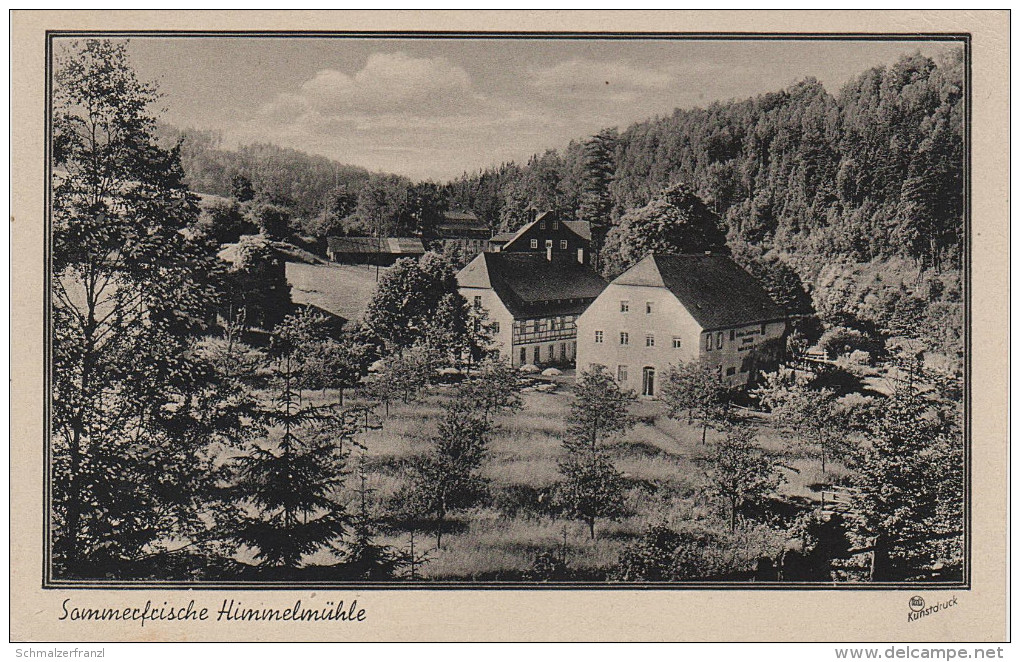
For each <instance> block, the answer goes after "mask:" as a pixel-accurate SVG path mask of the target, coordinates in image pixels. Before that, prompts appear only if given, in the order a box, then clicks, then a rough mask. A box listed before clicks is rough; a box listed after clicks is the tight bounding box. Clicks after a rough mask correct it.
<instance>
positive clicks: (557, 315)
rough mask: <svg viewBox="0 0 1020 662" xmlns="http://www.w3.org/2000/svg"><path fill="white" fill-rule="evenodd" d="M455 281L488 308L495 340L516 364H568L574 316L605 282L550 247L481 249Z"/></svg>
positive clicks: (573, 348) (573, 351) (469, 298)
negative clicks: (539, 250)
mask: <svg viewBox="0 0 1020 662" xmlns="http://www.w3.org/2000/svg"><path fill="white" fill-rule="evenodd" d="M457 284H458V288H459V290H460V293H461V294H462V295H463V296H464V298H466V299H467V301H468V303H469V304H471V305H473V306H474V307H476V308H481V309H484V310H485V311H486V312H487V314H488V322H489V323H490V324H491V325H492V331H493V340H494V342H495V345H496V347H497V348H498V349H499V351H500V353H501V355H502V356H503V357H505V358H507V359H509V360H510V363H511V364H512V365H514V366H520V365H525V364H535V365H543V364H569V363H572V362H573V361H574V357H575V355H576V351H577V343H576V339H577V333H576V320H577V316H578V315H580V314H581V313H582V312H584V309H585V308H587V307H588V305H589V304H591V302H592V301H594V300H595V298H596V297H597V296H598V295H599V293H600V292H602V290H603V289H605V287H606V282H605V281H604V280H603V279H602V278H601V277H600V276H599V275H598V274H596V273H595V272H594V271H593V270H592V269H591V267H589V266H588V265H586V264H582V263H580V262H578V261H577V259H572V258H570V257H568V256H566V255H554V254H553V253H552V251H548V252H546V253H532V252H522V253H514V252H509V253H505V252H500V253H479V254H478V255H477V256H476V257H475V259H473V260H472V261H471V262H470V263H468V264H467V266H465V267H464V268H463V269H461V270H460V272H459V273H458V274H457Z"/></svg>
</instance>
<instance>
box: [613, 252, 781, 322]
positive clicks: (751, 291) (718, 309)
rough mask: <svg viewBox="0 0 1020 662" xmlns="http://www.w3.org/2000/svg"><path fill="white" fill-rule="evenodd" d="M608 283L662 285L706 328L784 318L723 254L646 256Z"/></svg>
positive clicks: (760, 288) (763, 291)
mask: <svg viewBox="0 0 1020 662" xmlns="http://www.w3.org/2000/svg"><path fill="white" fill-rule="evenodd" d="M613 282H614V283H615V284H619V285H644V286H651V287H665V288H667V289H668V290H669V291H670V292H672V293H673V295H674V296H675V297H676V298H677V299H678V300H679V301H680V303H681V304H682V305H683V307H684V308H686V309H687V312H689V313H690V314H691V317H693V318H694V320H695V321H696V322H697V323H698V324H699V325H700V326H701V328H702V329H706V330H707V329H721V328H731V327H735V326H745V325H749V324H758V323H761V322H769V321H774V320H781V319H785V317H786V313H785V312H784V311H783V309H782V308H780V307H779V306H778V305H776V303H775V302H774V301H772V299H771V297H769V295H768V293H766V292H765V290H764V289H763V288H762V286H761V284H759V283H758V281H757V280H755V279H754V277H753V276H751V274H749V273H747V272H746V271H744V269H742V268H741V267H740V265H738V264H737V263H736V262H734V261H733V260H732V259H731V258H730V257H729V256H726V255H701V254H698V255H655V254H653V255H648V256H646V257H645V258H644V259H642V260H641V261H640V262H638V263H637V264H635V265H634V266H633V267H631V268H630V269H628V270H627V271H625V272H624V273H622V274H621V275H620V276H619V277H617V278H616V280H614V281H613Z"/></svg>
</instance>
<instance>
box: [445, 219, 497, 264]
mask: <svg viewBox="0 0 1020 662" xmlns="http://www.w3.org/2000/svg"><path fill="white" fill-rule="evenodd" d="M431 234H432V239H431V241H432V242H433V243H434V244H436V245H437V247H438V248H440V249H450V248H452V247H454V246H456V247H457V248H459V249H460V250H461V252H463V253H464V254H466V255H475V254H476V253H481V252H482V251H485V250H489V239H490V237H491V236H492V231H491V230H490V229H489V226H487V225H486V224H485V223H482V221H480V220H479V219H478V217H477V216H475V214H474V213H473V212H470V211H448V212H444V213H443V218H442V220H440V221H439V222H438V223H436V225H435V226H434V227H433V228H432V233H431Z"/></svg>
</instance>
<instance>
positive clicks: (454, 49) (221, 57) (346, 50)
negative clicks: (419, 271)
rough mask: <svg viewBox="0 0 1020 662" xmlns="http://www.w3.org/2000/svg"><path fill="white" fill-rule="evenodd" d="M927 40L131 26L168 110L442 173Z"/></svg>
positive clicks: (337, 153) (884, 58)
mask: <svg viewBox="0 0 1020 662" xmlns="http://www.w3.org/2000/svg"><path fill="white" fill-rule="evenodd" d="M946 48H948V46H946V45H944V44H934V43H924V42H865V43H861V42H793V41H786V42H778V41H767V42H766V41H758V42H750V41H594V40H576V41H564V40H559V41H553V40H527V41H524V40H521V41H508V40H498V39H470V40H451V39H272V38H265V39H252V38H243V39H240V38H200V39H196V38H188V39H184V38H135V39H132V40H131V42H130V45H129V53H130V56H131V61H132V64H133V65H134V67H135V69H136V70H137V71H138V73H139V75H140V76H141V77H142V78H143V79H145V80H156V81H158V83H159V85H160V89H161V91H162V92H163V94H164V98H163V100H162V104H163V105H164V107H165V109H164V114H163V119H165V120H166V121H167V122H169V123H171V124H174V125H176V126H180V127H195V128H201V129H212V130H215V131H218V132H220V133H221V135H222V136H223V139H224V143H225V145H226V146H235V145H239V144H244V143H249V142H255V141H261V142H273V143H276V144H279V145H283V146H286V147H293V148H296V149H300V150H303V151H306V152H311V153H315V154H321V155H324V156H327V157H330V158H333V159H336V160H338V161H341V162H344V163H351V164H355V165H360V166H364V167H366V168H368V169H370V170H380V171H387V172H395V173H399V174H403V175H407V176H409V177H412V178H415V179H426V178H433V179H436V180H444V179H448V178H451V177H455V176H457V175H459V174H461V173H462V172H465V171H474V170H477V169H479V168H484V167H486V166H490V165H494V164H498V163H500V162H502V161H506V160H510V159H515V160H526V159H527V158H528V157H529V156H530V155H531V154H534V153H536V152H541V151H543V150H545V149H546V148H558V147H563V146H564V145H566V144H567V142H568V141H570V140H571V139H582V138H584V137H586V136H588V135H590V134H592V133H594V132H596V131H598V130H599V129H601V128H604V127H610V126H618V127H621V128H624V127H626V126H627V125H629V124H630V123H632V122H635V121H640V120H643V119H646V118H649V117H652V116H656V115H665V114H668V113H670V112H672V110H673V109H674V108H677V107H680V108H690V107H694V106H704V105H707V104H709V103H711V102H713V101H717V100H723V101H724V100H728V99H734V98H736V99H742V98H746V97H749V96H753V95H756V94H760V93H763V92H769V91H775V90H780V89H783V88H785V87H787V86H789V85H792V84H794V83H796V82H797V81H800V80H802V79H804V78H805V77H808V76H814V77H815V78H817V79H819V80H820V81H821V82H822V83H823V84H824V85H825V86H826V88H828V89H829V91H830V92H833V93H835V92H838V90H839V88H840V87H841V86H842V85H843V84H844V83H845V82H846V81H847V80H848V79H849V78H851V77H852V76H854V75H856V74H858V73H860V72H861V71H863V70H865V69H867V68H868V67H871V66H875V65H880V64H888V63H891V62H893V61H895V60H896V59H897V58H898V57H899V56H901V55H903V54H907V53H912V52H915V51H918V50H920V51H921V52H922V53H924V54H925V55H936V54H937V53H939V52H940V51H942V50H944V49H946Z"/></svg>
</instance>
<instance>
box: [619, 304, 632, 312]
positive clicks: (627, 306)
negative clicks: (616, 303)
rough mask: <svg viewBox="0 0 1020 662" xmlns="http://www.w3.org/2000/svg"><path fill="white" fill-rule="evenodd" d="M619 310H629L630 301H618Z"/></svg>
mask: <svg viewBox="0 0 1020 662" xmlns="http://www.w3.org/2000/svg"><path fill="white" fill-rule="evenodd" d="M620 312H621V313H628V312H630V301H621V302H620Z"/></svg>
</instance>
